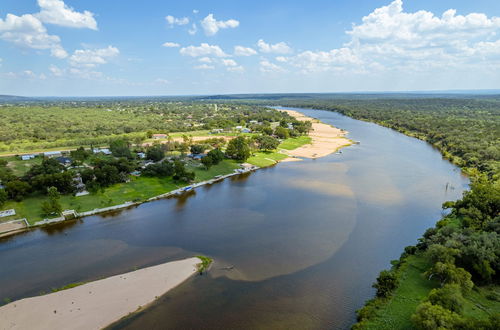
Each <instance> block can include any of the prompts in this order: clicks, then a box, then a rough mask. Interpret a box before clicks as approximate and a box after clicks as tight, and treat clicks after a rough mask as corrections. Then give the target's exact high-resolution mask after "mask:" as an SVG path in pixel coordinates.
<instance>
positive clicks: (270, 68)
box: [259, 59, 286, 73]
mask: <svg viewBox="0 0 500 330" xmlns="http://www.w3.org/2000/svg"><path fill="white" fill-rule="evenodd" d="M259 65H260V71H261V72H264V73H268V72H286V70H285V69H284V68H282V67H281V66H279V65H276V64H274V63H271V62H269V61H268V60H266V59H264V60H262V61H260V63H259Z"/></svg>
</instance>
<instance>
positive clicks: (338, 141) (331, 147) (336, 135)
mask: <svg viewBox="0 0 500 330" xmlns="http://www.w3.org/2000/svg"><path fill="white" fill-rule="evenodd" d="M277 110H278V111H284V112H287V113H288V114H289V115H290V116H292V117H294V118H295V119H297V120H304V121H305V120H308V121H312V122H313V124H312V131H311V132H310V133H309V135H308V136H309V137H311V143H308V144H305V145H303V146H300V147H298V148H296V149H293V150H285V149H282V150H280V151H279V152H281V153H283V154H284V155H287V156H288V157H287V158H285V159H282V160H274V161H275V163H274V164H272V165H269V166H274V165H276V164H278V163H282V162H283V163H286V162H296V161H302V160H303V158H308V159H317V158H321V157H325V156H327V155H330V154H332V153H335V152H336V151H338V150H339V149H341V148H343V147H347V146H350V145H352V144H354V142H353V141H351V140H349V139H347V138H346V137H344V136H345V135H346V134H347V133H348V132H347V131H344V130H341V129H339V128H336V127H333V126H331V125H328V124H325V123H323V122H321V121H319V120H317V119H315V118H312V117H309V116H306V115H304V114H302V113H300V112H298V111H295V110H284V109H277ZM266 167H268V166H266ZM260 168H261V167H259V166H256V165H253V166H252V167H247V168H244V169H236V170H235V171H234V172H232V173H229V174H226V175H221V176H219V177H214V178H211V179H209V180H205V181H200V182H196V183H192V184H187V185H186V186H183V187H181V188H178V189H175V190H172V191H169V192H166V193H163V194H160V195H157V196H153V197H150V198H147V199H145V200H142V201H138V202H132V201H128V202H125V203H122V204H118V205H113V206H108V207H104V208H97V209H93V210H89V211H84V212H76V211H75V210H65V211H69V212H70V213H71V214H73V215H74V217H71V218H70V219H68V218H65V217H64V216H60V217H56V218H47V219H43V220H41V221H37V222H35V223H34V224H32V225H30V224H29V223H28V221H27V220H26V219H15V220H10V221H8V222H4V223H0V228H1V227H2V226H3V225H5V226H8V227H11V226H12V225H11V223H20V222H21V223H25V226H24V227H23V226H22V225H19V226H17V227H16V228H15V229H14V228H12V229H10V230H6V231H0V238H4V237H9V236H13V235H16V234H21V233H24V232H27V231H29V230H31V229H35V228H39V227H43V226H48V225H53V224H59V223H63V222H66V221H74V220H78V219H82V218H84V217H88V216H92V215H97V214H105V213H108V212H113V211H116V210H122V209H127V208H130V207H134V206H139V205H141V204H144V203H148V202H151V201H155V200H159V199H163V198H169V197H173V196H178V195H181V194H183V193H185V192H188V191H191V190H193V189H194V188H197V187H200V186H204V185H207V184H213V183H216V182H219V181H223V180H224V179H226V178H228V177H232V176H235V175H240V174H244V173H248V172H252V171H255V170H258V169H260Z"/></svg>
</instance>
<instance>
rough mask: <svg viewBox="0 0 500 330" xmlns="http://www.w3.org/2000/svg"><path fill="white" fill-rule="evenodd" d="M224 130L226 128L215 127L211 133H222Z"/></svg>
mask: <svg viewBox="0 0 500 330" xmlns="http://www.w3.org/2000/svg"><path fill="white" fill-rule="evenodd" d="M222 132H224V129H222V128H215V129H213V130H212V132H210V133H211V134H220V133H222Z"/></svg>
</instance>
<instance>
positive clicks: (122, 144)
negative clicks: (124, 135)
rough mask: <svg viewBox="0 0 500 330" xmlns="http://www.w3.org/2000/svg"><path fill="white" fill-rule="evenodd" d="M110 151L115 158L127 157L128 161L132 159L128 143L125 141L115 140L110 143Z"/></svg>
mask: <svg viewBox="0 0 500 330" xmlns="http://www.w3.org/2000/svg"><path fill="white" fill-rule="evenodd" d="M109 150H110V151H111V153H112V154H113V156H115V157H125V158H128V159H131V158H132V153H131V152H130V148H129V145H128V142H127V141H125V140H121V139H120V140H114V141H113V142H111V143H110V145H109Z"/></svg>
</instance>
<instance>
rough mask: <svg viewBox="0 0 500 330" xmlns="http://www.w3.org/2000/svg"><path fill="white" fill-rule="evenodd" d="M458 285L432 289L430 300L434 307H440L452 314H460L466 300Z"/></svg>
mask: <svg viewBox="0 0 500 330" xmlns="http://www.w3.org/2000/svg"><path fill="white" fill-rule="evenodd" d="M460 289H461V288H460V286H459V285H457V284H446V285H445V286H443V287H442V288H439V289H432V290H431V292H430V293H429V297H428V300H429V302H430V303H431V304H433V305H439V306H441V307H443V308H446V309H449V310H450V311H452V312H455V313H460V312H461V311H462V308H463V303H464V298H463V296H462V292H461V290H460Z"/></svg>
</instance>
